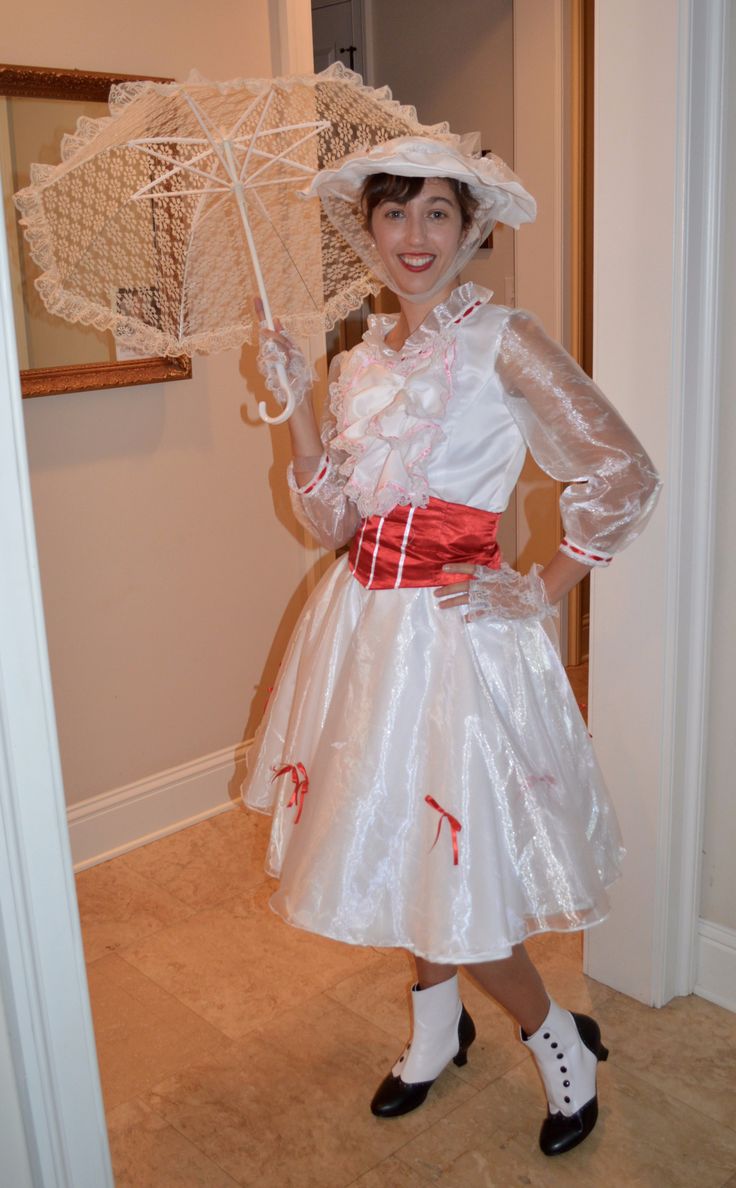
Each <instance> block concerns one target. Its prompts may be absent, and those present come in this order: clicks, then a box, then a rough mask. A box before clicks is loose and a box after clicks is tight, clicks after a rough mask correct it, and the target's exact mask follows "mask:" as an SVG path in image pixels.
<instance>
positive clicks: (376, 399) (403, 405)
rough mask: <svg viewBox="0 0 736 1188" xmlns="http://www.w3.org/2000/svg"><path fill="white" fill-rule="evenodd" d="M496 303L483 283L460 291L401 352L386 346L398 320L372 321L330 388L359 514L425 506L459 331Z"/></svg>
mask: <svg viewBox="0 0 736 1188" xmlns="http://www.w3.org/2000/svg"><path fill="white" fill-rule="evenodd" d="M490 298H491V293H490V292H489V290H488V289H483V288H481V287H480V286H479V285H474V284H470V283H469V284H465V285H460V287H459V288H457V289H455V290H453V292H452V293H451V294H450V296H449V298H448V299H447V301H445V302H442V303H441V304H440V305H437V306H435V308H434V309H433V310H432V312H431V313H430V314H428V315H427V317H426V318H425V319H424V321H423V322H422V324H421V326H419V327H418V329H417V330H415V331H414V333H413V334H412V335H410V337H409V338H407V340H406V342H405V343H404V345H403V347H402V348H401V350H400V351H394V350H392V349H391V347H389V346H387V344H386V336H387V334H388V333H389V331H390V330H391V329H392V328H393V327H394V326H395V324H396V318H395V317H387V316H385V315H384V316H372V317H371V318H370V319H369V322H368V330H367V331H366V333H365V335H364V336H363V342H362V344H361V345H360V346H358V347H356V348H355V349H354V350H353V351H352V352H351V354H350V356H349V358H348V360H347V363H346V365H345V367H344V369H343V371H342V373H341V375H340V378H339V379H338V380H337V382H336V383H334V384H333V385H332V387H331V390H330V398H331V408H332V412H333V413H334V415H335V422H336V434H335V437H334V438H333V440H332V442H331V446H332V447H334V448H335V449H337V450H338V451H340V452H341V453H342V454H343V455H344V456H345V460H344V461H343V462H342V463H341V465H340V470H341V472H342V474H344V475H346V476H347V482H346V484H345V494H346V495H348V496H349V497H350V498H351V499H353V500H354V501H355V502H356V503H357V505H358V510H359V511H360V514H361V516H373V515H379V516H385V515H387V514H388V513H389V512H390V511H391V510H392V509H393V508H394V507H396V506H397V505H399V504H412V505H413V506H414V507H425V506H426V505H427V503H428V501H429V484H428V481H427V459H428V457H429V455H430V453H431V451H432V448H433V446H434V445H435V444H436V442H437V441H439V440H441V439H442V438H443V437H444V431H443V429H442V425H441V422H442V420H443V418H444V415H445V410H446V408H447V403H448V401H449V400H450V398H451V396H452V379H451V371H452V364H453V360H454V354H455V335H456V332H457V327H458V325H460V323H461V322H462V320H463V318H464V317H465V316H466V315H467V314H468V313H469V311H470V310H472V309H475V308H476V307H477V306H478V305H485V304H486V303H487V302H488V301H489V300H490Z"/></svg>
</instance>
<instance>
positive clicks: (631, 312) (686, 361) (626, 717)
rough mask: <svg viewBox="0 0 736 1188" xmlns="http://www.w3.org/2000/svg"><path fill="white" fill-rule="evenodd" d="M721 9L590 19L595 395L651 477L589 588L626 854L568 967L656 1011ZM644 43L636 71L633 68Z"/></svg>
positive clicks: (596, 698) (690, 759)
mask: <svg viewBox="0 0 736 1188" xmlns="http://www.w3.org/2000/svg"><path fill="white" fill-rule="evenodd" d="M727 7H728V5H727V0H712V2H709V3H708V4H703V5H701V4H699V3H697V0H678V3H677V5H676V6H673V5H671V4H668V3H667V2H666V0H651V2H649V3H647V4H646V5H640V4H638V3H637V2H636V0H615V2H614V0H598V3H597V7H596V75H597V77H596V136H597V137H598V143H597V145H596V220H597V231H596V270H597V280H596V309H595V315H596V343H595V346H596V368H595V370H596V379H598V380H599V382H601V384H602V386H603V388H604V390H608V391H609V392H610V393H611V394H612V395H613V396H614V398H615V399H617V401H618V400H619V396H618V395H617V386H618V388H619V389H620V401H619V402H622V404H623V409H624V414H625V415H627V416H629V417H630V418H632V419H633V420H634V424H635V425H637V424H639V425H641V427H642V431H643V433H644V437H645V444H646V445H648V447H649V448H650V449H651V450H652V452H653V454H654V456H655V458H657V459H658V460H659V461H661V462H664V461H665V458H666V465H665V466H663V470H664V476H665V488H664V491H663V495H662V499H661V506H660V508H659V510H658V513H657V515H656V516H655V518H654V520H653V522H652V525H651V526H650V527H649V528H648V529H647V537H646V541H647V545H646V546H645V549H644V551H642V549H641V548H640V547H639V545H638V544H637V545H635V546H634V547H633V548H632V550H631V552H630V553H627V554H626V555H625V556H624V557H622V558H621V559H620V561H617V562H616V570H615V572H614V573H611V575H610V577H609V575H608V574H607V575H606V576H605V579H604V580H602V581H600V582H598V581H597V575H596V577H595V578H594V584H593V613H592V664H591V697H590V702H591V723H592V727H591V728H592V730H593V734H594V736H595V738H596V744H597V749H598V753H599V757H600V759H601V762H602V766H603V770H604V773H605V775H606V777H607V779H608V780H609V782H610V784H611V787H612V791H613V793H614V797H615V799H616V803H617V807H618V808H619V811H620V815H621V817H622V824H623V827H624V835H625V840H626V842H627V844H628V845H629V858H628V859H627V863H626V866H625V873H624V878H623V880H622V882H621V883H620V884H619V885H618V886H617V887H616V888H615V889H614V894H613V896H612V899H613V904H614V911H613V913H612V916H611V918H610V920H609V921H608V922H607V923H606V924H605V925H603V927H602V928H601V929H599V930H596V931H595V932H594V933H591V934H590V935H589V937H588V938H587V939H586V958H585V968H586V972H588V973H590V974H592V976H593V977H596V978H598V979H599V980H601V981H604V982H606V984H608V985H613V986H615V987H616V988H617V989H619V990H623V991H624V992H626V993H628V994H632V995H633V996H635V997H637V998H639V999H641V1000H642V1001H644V1002H647V1003H650V1004H652V1005H655V1006H662V1005H663V1004H664V1003H666V1002H667V1001H668V1000H669V999H670V998H672V997H673V996H675V995H682V994H689V993H691V992H692V990H693V987H694V984H695V974H694V968H695V960H696V937H697V920H698V914H699V911H698V905H699V900H700V848H701V837H702V819H703V806H704V798H705V777H706V772H705V762H704V761H705V750H706V743H707V734H706V722H707V708H708V705H707V703H708V675H709V674H708V663H709V648H710V631H711V614H712V611H711V602H712V581H713V539H712V526H713V523H714V510H715V483H714V477H715V475H714V471H715V459H716V445H717V413H718V372H719V356H720V350H719V307H720V274H719V254H720V250H719V249H720V228H721V216H722V209H721V208H722V202H723V193H722V189H723V187H722V179H721V157H722V152H721V142H722V136H723V128H722V124H723V104H724V61H723V55H724V42H725V39H724V37H723V30H724V27H725V19H726V10H727ZM650 41H651V46H652V53H651V55H650V54H648V53H647V54H641V55H640V54H639V53H638V52H637V47H641V46H642V45H643V46H648V45H649V42H650ZM622 53H624V54H626V55H628V56H629V59H630V60H627V67H629V69H627V71H626V72H625V73H622V72H621V62H620V59H621V54H622ZM637 110H640V111H641V118H642V132H641V134H640V135H639V136H638V137H636V138H635V139H634V141H633V143H632V144H631V145H630V146H629V149H628V150H627V151H629V152H630V156H631V159H630V161H629V166H630V168H631V169H633V170H634V172H635V173H636V176H637V185H638V191H637V196H640V195H641V194H643V193H646V194H647V196H648V202H649V209H650V211H651V217H647V216H646V215H645V214H644V212H643V209H642V206H641V202H640V201H637V198H635V197H632V193H631V191H622V198H619V193H618V187H619V185H620V178H621V173H620V146H621V145H623V144H624V143H625V138H626V137H628V136H629V135H630V133H629V130H628V128H627V126H626V121H627V120H630V119H631V116H632V112H633V113H635V112H636V111H637ZM647 135H648V137H649V141H647V139H646V137H647ZM614 229H615V235H612V232H613V231H614ZM604 581H605V586H604ZM642 583H643V584H644V586H643V587H642ZM642 589H645V590H646V597H645V598H642V597H641V592H642ZM632 612H633V613H632ZM637 612H638V613H637Z"/></svg>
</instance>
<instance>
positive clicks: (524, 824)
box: [243, 557, 623, 963]
mask: <svg viewBox="0 0 736 1188" xmlns="http://www.w3.org/2000/svg"><path fill="white" fill-rule="evenodd" d="M279 772H280V773H281V774H277V773H279ZM243 792H244V799H245V802H246V804H247V805H248V806H249V807H250V808H252V809H256V810H258V811H260V812H269V813H270V812H272V813H273V826H272V831H271V839H270V844H269V848H268V855H267V861H266V869H267V871H268V872H269V874H271V875H274V876H276V877H277V878H279V879H280V885H279V889H278V890H277V891H276V893H275V895H274V896H273V898H272V900H271V904H272V907H273V909H274V911H276V912H277V913H278V914H279V915H281V916H282V917H283V918H284V919H285V920H287V921H288V922H289V923H290V924H293V925H295V926H296V927H299V928H304V929H307V930H309V931H312V932H316V933H320V934H322V935H323V936H329V937H334V938H335V939H337V940H341V941H346V942H348V943H351V944H359V945H374V946H381V947H384V946H386V947H393V946H400V947H403V948H406V949H408V950H410V951H412V952H413V953H415V954H418V955H420V956H423V957H426V958H428V959H429V960H432V961H438V962H453V963H463V962H474V961H484V960H495V959H498V958H502V957H506V956H508V955H509V953H510V950H511V946H512V945H514V944H517V943H518V942H520V941H523V940H524V939H525V938H526V937H528V936H530V935H532V934H533V933H536V932H541V931H548V930H556V931H570V930H575V929H580V928H586V927H589V926H590V925H593V924H596V923H598V922H600V920H602V919H603V918H604V917H605V915H606V914H607V911H608V900H607V896H606V888H607V887H608V886H609V885H610V884H611V883H612V882H613V881H614V880H615V879H616V878H617V876H618V874H619V868H620V862H621V859H622V856H623V850H622V847H621V838H620V834H619V829H618V825H617V822H616V818H615V814H614V811H613V808H612V806H611V803H610V800H609V797H608V793H607V791H606V789H605V786H604V783H603V779H602V777H601V774H600V771H599V769H598V766H597V763H596V760H595V757H594V755H593V751H592V747H591V744H590V739H589V736H588V733H587V730H586V727H585V723H584V722H583V720H582V718H581V715H580V712H579V710H578V707H577V704H576V702H575V699H574V697H573V694H572V691H571V689H570V685H569V682H568V680H567V677H566V674H565V671H564V669H563V667H562V665H561V663H560V659H559V655H558V652H557V649H556V646H555V644H554V642H553V640H552V639H551V638H550V636H549V635H548V633H547V630H546V629H545V626H544V624H543V623H541V622H538V621H536V620H523V621H515V622H506V623H495V622H492V621H491V620H488V619H483V620H479V621H476V622H474V623H467V622H466V621H465V619H464V615H463V610H462V609H458V608H454V609H446V610H441V609H440V608H439V606H438V605H437V601H436V599H435V598H434V596H433V594H432V589H431V588H426V587H420V588H408V589H406V588H404V589H397V590H368V589H365V588H364V587H363V586H362V585H360V584H359V583H358V582H357V581H356V580H355V579H354V578H353V577H352V576H351V575H350V572H349V568H348V563H347V558H346V557H343V558H341V559H340V560H338V561H337V562H336V563H335V565H334V566H333V567H332V568H331V569H330V570H329V572H328V573H327V574H326V575H325V577H324V578H323V579H322V581H321V583H320V584H319V586H318V587H317V589H316V590H315V591H314V592H313V594H312V596H311V597H310V599H309V601H308V603H307V605H306V607H305V609H304V611H303V613H302V616H301V618H300V620H299V623H298V624H297V627H296V629H295V632H294V634H293V636H292V639H291V642H290V644H289V648H288V651H287V654H286V656H285V658H284V661H283V663H282V666H281V670H280V674H279V677H278V680H277V683H276V686H275V688H274V690H273V692H272V694H271V698H270V701H269V705H268V709H267V712H266V714H265V716H264V719H263V721H262V723H261V725H260V727H259V730H258V732H257V734H256V738H255V743H254V746H253V747H252V750H251V753H250V758H249V765H248V778H247V780H246V783H245V785H244V789H243Z"/></svg>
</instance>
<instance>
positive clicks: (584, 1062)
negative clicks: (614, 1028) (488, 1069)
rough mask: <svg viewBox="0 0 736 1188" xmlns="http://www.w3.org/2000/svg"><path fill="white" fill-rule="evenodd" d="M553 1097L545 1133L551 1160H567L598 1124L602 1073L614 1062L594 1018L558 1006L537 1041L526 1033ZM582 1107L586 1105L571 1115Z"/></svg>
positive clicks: (541, 1143) (541, 1135) (545, 1147)
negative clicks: (598, 1073) (600, 1066)
mask: <svg viewBox="0 0 736 1188" xmlns="http://www.w3.org/2000/svg"><path fill="white" fill-rule="evenodd" d="M522 1039H523V1041H524V1043H525V1044H526V1046H527V1047H529V1048H530V1049H531V1051H532V1054H533V1056H534V1059H535V1061H536V1065H537V1068H538V1070H539V1073H540V1076H541V1078H542V1082H543V1084H544V1087H545V1090H546V1092H547V1117H546V1118H545V1120H544V1122H543V1123H542V1129H541V1130H540V1132H539V1146H540V1148H541V1150H542V1151H543V1153H544V1154H545V1155H563V1154H564V1153H565V1152H566V1151H571V1150H572V1149H573V1147H577V1146H578V1145H579V1144H580V1143H582V1142H583V1140H584V1139H586V1138H587V1137H588V1135H589V1134H590V1132H591V1130H592V1129H593V1127H594V1126H595V1124H596V1122H597V1120H598V1094H597V1092H596V1069H597V1067H598V1063H599V1062H601V1061H604V1060H607V1059H608V1048H606V1047H604V1045H603V1043H602V1041H601V1031H600V1027H599V1026H598V1024H597V1023H596V1021H595V1019H591V1018H590V1017H589V1016H588V1015H578V1014H575V1013H574V1012H570V1011H563V1010H562V1009H561V1008H560V1007H559V1006H557V1004H556V1003H551V1004H550V1011H549V1014H548V1015H547V1018H546V1019H545V1021H544V1023H543V1024H542V1026H541V1027H540V1028H539V1030H538V1031H536V1032H535V1033H534V1035H533V1036H526V1035H525V1034H524V1032H522ZM576 1102H582V1104H581V1105H579V1106H578V1108H577V1109H573V1110H572V1111H570V1107H571V1106H574V1105H575V1104H576Z"/></svg>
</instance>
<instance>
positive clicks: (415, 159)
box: [302, 134, 537, 233]
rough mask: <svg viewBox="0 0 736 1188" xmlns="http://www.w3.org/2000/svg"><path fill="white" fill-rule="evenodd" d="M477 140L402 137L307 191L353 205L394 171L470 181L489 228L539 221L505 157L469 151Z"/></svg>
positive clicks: (358, 155) (325, 172)
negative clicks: (371, 180) (372, 180)
mask: <svg viewBox="0 0 736 1188" xmlns="http://www.w3.org/2000/svg"><path fill="white" fill-rule="evenodd" d="M473 140H474V141H475V142H476V143H477V136H475V135H474V136H472V137H459V136H453V135H452V134H449V135H448V136H447V137H437V138H435V137H427V136H401V137H398V138H396V139H394V140H386V141H384V142H383V143H382V144H377V145H374V146H373V148H371V149H368V150H366V151H359V152H355V153H350V155H349V156H347V157H343V158H342V160H341V161H338V162H337V163H336V164H334V165H331V166H329V167H328V168H326V169H321V170H320V171H319V172H318V173H316V174H315V176H314V177H313V178H312V181H311V183H310V184H309V186H308V187H307V188H306V189H305V190H303V191H302V193H303V194H304V196H305V197H312V196H314V195H318V196H319V197H320V198H322V199H329V198H337V199H342V200H343V201H345V202H349V203H352V204H354V203H355V202H356V201H357V200H358V197H359V195H360V191H361V189H362V187H363V184H364V182H365V180H366V178H367V177H370V175H371V174H374V173H392V174H397V175H398V176H400V177H443V178H444V177H447V178H455V179H456V180H457V181H460V182H465V184H466V185H467V186H468V188H469V189H470V192H471V193H472V195H473V197H474V198H475V200H476V202H477V203H478V210H477V212H476V216H475V220H474V221H476V222H477V223H478V224H480V225H481V226H482V228H483V229H484V230H486V233H487V229H488V228H489V226H490V224H492V223H496V222H498V223H507V224H508V225H509V226H510V227H514V228H518V227H520V226H521V224H522V223H531V222H533V220H534V219H535V217H536V213H537V204H536V202H535V201H534V199H533V198H532V196H531V194H530V193H529V192H528V191H527V190H525V189H524V186H523V185H522V184H521V182H520V180H519V178H518V177H517V176H516V174H515V173H514V172H513V171H512V170H511V169H509V167H508V165H507V164H506V163H505V161H502V160H501V158H500V157H496V156H494V155H493V154H492V153H489V154H488V155H487V156H485V157H483V156H480V154H474V153H471V152H470V151H468V146H469V143H470V142H471V141H473Z"/></svg>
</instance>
